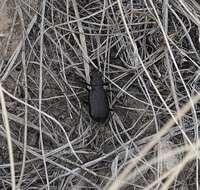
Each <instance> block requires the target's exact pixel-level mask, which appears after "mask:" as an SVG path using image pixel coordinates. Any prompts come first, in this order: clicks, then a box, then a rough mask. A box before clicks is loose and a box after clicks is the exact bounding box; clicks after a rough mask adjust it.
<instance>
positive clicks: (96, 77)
mask: <svg viewBox="0 0 200 190" xmlns="http://www.w3.org/2000/svg"><path fill="white" fill-rule="evenodd" d="M90 80H91V82H90V83H91V85H92V86H103V85H104V82H103V80H102V73H101V72H99V71H98V70H93V71H91V73H90Z"/></svg>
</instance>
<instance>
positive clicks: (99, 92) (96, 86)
mask: <svg viewBox="0 0 200 190" xmlns="http://www.w3.org/2000/svg"><path fill="white" fill-rule="evenodd" d="M104 85H105V83H104V82H103V79H102V74H101V73H100V72H99V71H98V70H94V71H92V73H91V75H90V87H91V89H90V90H89V113H90V116H91V118H92V119H93V120H94V121H96V122H105V121H106V120H107V119H108V117H109V114H110V108H109V103H108V97H107V94H106V90H105V89H104Z"/></svg>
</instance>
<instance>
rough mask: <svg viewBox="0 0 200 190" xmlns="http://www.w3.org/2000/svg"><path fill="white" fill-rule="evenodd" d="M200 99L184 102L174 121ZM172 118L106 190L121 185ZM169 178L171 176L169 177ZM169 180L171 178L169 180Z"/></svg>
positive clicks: (172, 123) (171, 120)
mask: <svg viewBox="0 0 200 190" xmlns="http://www.w3.org/2000/svg"><path fill="white" fill-rule="evenodd" d="M199 100H200V95H199V94H197V95H196V96H194V97H192V98H191V99H190V100H189V102H188V103H187V104H185V105H184V106H183V107H182V108H181V109H180V111H179V112H178V113H177V114H176V115H175V121H177V120H178V119H181V118H182V117H183V116H184V115H185V114H186V113H187V112H188V111H189V110H190V109H191V107H192V105H193V104H196V103H197V102H198V101H199ZM175 121H174V118H171V119H170V120H169V121H168V122H167V123H166V124H165V125H164V126H163V127H162V129H161V130H160V131H159V132H158V133H157V135H156V136H155V137H154V138H153V139H152V141H151V142H149V143H148V144H147V145H146V146H145V147H144V148H143V149H142V150H141V152H140V154H139V155H138V156H137V157H136V158H134V159H132V160H130V161H129V163H128V165H127V166H126V168H125V169H124V170H123V171H122V173H121V174H120V175H119V176H118V177H117V178H116V179H115V180H114V182H113V183H112V184H111V185H110V187H109V188H108V190H115V189H118V188H120V186H121V185H123V183H124V180H125V179H126V177H127V176H128V174H129V173H130V171H131V170H132V169H134V167H135V166H136V165H137V163H138V162H140V161H141V160H142V158H143V157H144V156H145V155H146V154H147V153H148V151H149V150H150V149H151V148H152V147H153V146H154V145H155V144H156V143H157V142H158V141H159V140H160V138H161V137H162V136H164V135H165V134H166V133H167V132H168V130H169V129H170V128H171V127H172V126H173V125H174V124H175ZM186 160H187V159H186ZM170 179H171V178H170ZM173 179H174V178H173ZM169 181H170V182H171V180H169Z"/></svg>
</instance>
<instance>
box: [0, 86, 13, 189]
mask: <svg viewBox="0 0 200 190" xmlns="http://www.w3.org/2000/svg"><path fill="white" fill-rule="evenodd" d="M0 100H1V109H2V117H3V122H4V126H5V131H6V139H7V143H8V150H9V161H10V171H11V184H12V189H13V190H15V189H16V186H15V185H16V182H15V181H16V180H15V165H14V163H15V162H14V154H13V148H12V141H11V132H10V126H9V121H8V115H7V109H6V102H5V98H4V94H3V91H2V84H1V83H0Z"/></svg>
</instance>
